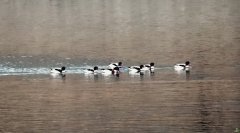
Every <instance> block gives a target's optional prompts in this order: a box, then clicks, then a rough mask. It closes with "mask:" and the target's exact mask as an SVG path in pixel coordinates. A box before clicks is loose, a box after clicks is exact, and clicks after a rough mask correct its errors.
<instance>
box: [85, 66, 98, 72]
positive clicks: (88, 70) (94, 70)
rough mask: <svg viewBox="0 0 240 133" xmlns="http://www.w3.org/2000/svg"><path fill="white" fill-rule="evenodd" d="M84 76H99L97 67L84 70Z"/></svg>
mask: <svg viewBox="0 0 240 133" xmlns="http://www.w3.org/2000/svg"><path fill="white" fill-rule="evenodd" d="M83 71H84V74H98V67H97V66H95V67H94V68H93V69H86V70H83Z"/></svg>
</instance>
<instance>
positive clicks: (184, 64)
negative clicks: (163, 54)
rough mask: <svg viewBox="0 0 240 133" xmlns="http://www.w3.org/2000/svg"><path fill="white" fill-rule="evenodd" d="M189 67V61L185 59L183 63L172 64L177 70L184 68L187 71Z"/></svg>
mask: <svg viewBox="0 0 240 133" xmlns="http://www.w3.org/2000/svg"><path fill="white" fill-rule="evenodd" d="M190 68H191V66H190V61H186V62H185V63H181V64H175V65H174V69H175V70H176V71H179V70H186V71H188V70H189V69H190Z"/></svg>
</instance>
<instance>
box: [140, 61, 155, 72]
mask: <svg viewBox="0 0 240 133" xmlns="http://www.w3.org/2000/svg"><path fill="white" fill-rule="evenodd" d="M142 70H144V71H150V72H154V63H153V62H151V63H150V64H145V65H143V68H142Z"/></svg>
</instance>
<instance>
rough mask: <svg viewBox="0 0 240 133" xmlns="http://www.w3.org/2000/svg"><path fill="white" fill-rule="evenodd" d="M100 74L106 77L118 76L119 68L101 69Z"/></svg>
mask: <svg viewBox="0 0 240 133" xmlns="http://www.w3.org/2000/svg"><path fill="white" fill-rule="evenodd" d="M101 72H102V74H103V75H105V76H108V75H117V74H119V68H118V67H115V68H114V69H101Z"/></svg>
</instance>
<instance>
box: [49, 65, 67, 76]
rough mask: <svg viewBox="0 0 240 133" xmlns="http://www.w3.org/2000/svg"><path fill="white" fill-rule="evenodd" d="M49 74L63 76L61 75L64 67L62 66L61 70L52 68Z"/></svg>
mask: <svg viewBox="0 0 240 133" xmlns="http://www.w3.org/2000/svg"><path fill="white" fill-rule="evenodd" d="M50 73H51V74H53V75H54V74H63V73H65V67H64V66H63V67H62V68H52V69H51V70H50Z"/></svg>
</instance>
